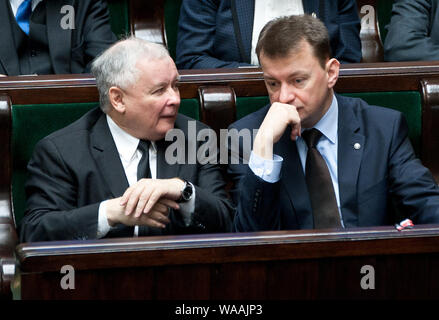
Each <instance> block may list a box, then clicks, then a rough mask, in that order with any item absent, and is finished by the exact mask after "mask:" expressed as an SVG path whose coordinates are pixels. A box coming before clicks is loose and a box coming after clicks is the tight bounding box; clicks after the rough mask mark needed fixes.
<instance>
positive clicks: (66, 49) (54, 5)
mask: <svg viewBox="0 0 439 320" xmlns="http://www.w3.org/2000/svg"><path fill="white" fill-rule="evenodd" d="M73 1H74V0H55V1H54V0H51V1H45V2H46V12H47V37H48V42H49V52H50V58H51V59H52V66H53V70H54V71H55V73H57V74H66V73H70V72H71V71H70V60H71V35H72V30H71V29H63V28H62V26H61V20H62V19H63V17H64V14H62V13H61V8H62V7H63V6H65V5H70V6H72V5H73ZM60 43H62V44H63V45H60Z"/></svg>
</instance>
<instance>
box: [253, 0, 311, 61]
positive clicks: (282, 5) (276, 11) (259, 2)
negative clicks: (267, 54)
mask: <svg viewBox="0 0 439 320" xmlns="http://www.w3.org/2000/svg"><path fill="white" fill-rule="evenodd" d="M300 14H304V11H303V3H302V0H255V15H254V19H253V36H252V51H251V64H253V65H258V64H259V61H258V57H257V56H256V45H257V43H258V38H259V34H260V33H261V30H262V28H263V27H264V26H265V24H266V23H267V22H268V21H270V20H273V19H274V18H278V17H282V16H290V15H300Z"/></svg>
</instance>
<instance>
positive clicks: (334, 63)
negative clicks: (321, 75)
mask: <svg viewBox="0 0 439 320" xmlns="http://www.w3.org/2000/svg"><path fill="white" fill-rule="evenodd" d="M326 72H327V73H328V88H329V89H332V88H334V86H335V84H336V83H337V80H338V74H339V72H340V62H338V60H337V59H335V58H332V59H329V60H328V62H326Z"/></svg>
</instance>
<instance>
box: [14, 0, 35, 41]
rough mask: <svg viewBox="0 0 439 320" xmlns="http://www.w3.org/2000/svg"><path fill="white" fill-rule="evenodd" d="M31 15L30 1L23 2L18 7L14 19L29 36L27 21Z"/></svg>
mask: <svg viewBox="0 0 439 320" xmlns="http://www.w3.org/2000/svg"><path fill="white" fill-rule="evenodd" d="M31 13H32V0H24V1H23V2H22V3H21V4H20V6H19V7H18V10H17V14H16V15H15V19H16V20H17V23H18V25H19V26H20V28H21V30H23V32H24V33H26V34H27V35H29V19H30V15H31Z"/></svg>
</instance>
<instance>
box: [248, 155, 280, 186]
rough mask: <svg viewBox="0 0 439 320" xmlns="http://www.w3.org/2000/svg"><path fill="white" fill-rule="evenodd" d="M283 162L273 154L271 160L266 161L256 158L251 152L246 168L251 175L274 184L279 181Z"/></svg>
mask: <svg viewBox="0 0 439 320" xmlns="http://www.w3.org/2000/svg"><path fill="white" fill-rule="evenodd" d="M283 161H284V159H283V158H282V157H281V156H278V155H277V154H273V160H268V159H264V158H262V157H260V156H258V155H257V154H255V153H254V152H253V151H252V152H251V154H250V159H249V161H248V166H249V167H250V169H251V170H252V171H253V173H254V174H255V175H256V176H258V177H259V178H261V179H262V180H264V181H266V182H269V183H275V182H278V181H279V179H280V170H281V169H282V162H283Z"/></svg>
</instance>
